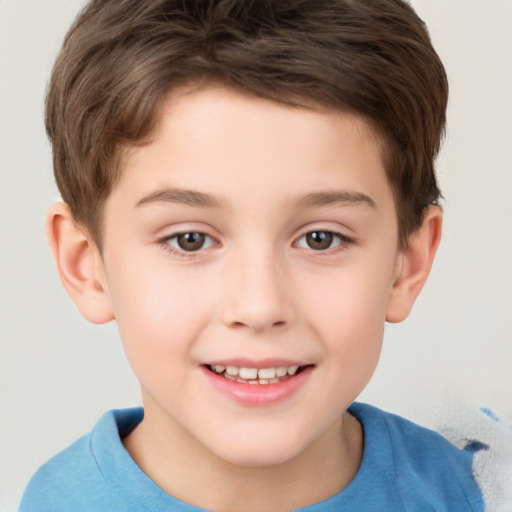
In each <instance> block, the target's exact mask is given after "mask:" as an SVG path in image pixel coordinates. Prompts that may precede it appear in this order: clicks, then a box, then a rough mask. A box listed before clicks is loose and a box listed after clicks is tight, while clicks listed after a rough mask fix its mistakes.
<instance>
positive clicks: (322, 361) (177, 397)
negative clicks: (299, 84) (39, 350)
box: [48, 87, 441, 512]
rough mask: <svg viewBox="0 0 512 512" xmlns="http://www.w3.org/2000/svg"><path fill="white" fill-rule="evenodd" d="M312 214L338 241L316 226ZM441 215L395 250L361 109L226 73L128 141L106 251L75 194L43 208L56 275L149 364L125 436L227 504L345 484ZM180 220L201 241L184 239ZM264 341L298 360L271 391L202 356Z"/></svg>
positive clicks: (206, 496)
mask: <svg viewBox="0 0 512 512" xmlns="http://www.w3.org/2000/svg"><path fill="white" fill-rule="evenodd" d="M312 232H317V233H318V232H321V233H323V234H324V236H327V237H331V238H327V240H328V241H329V240H331V242H332V243H331V244H330V245H329V244H328V246H327V247H324V246H322V247H320V248H319V246H317V245H314V246H312V245H311V244H310V242H311V237H309V238H308V237H307V234H308V233H312ZM440 232H441V212H440V211H439V209H437V208H431V209H430V210H429V211H428V212H427V213H426V215H425V220H424V222H423V225H422V227H421V228H420V229H419V230H418V231H417V232H416V233H414V234H413V235H412V236H411V239H410V243H409V247H408V248H407V249H406V250H405V251H399V250H398V232H397V220H396V213H395V206H394V200H393V196H392V192H391V189H390V186H389V184H388V182H387V178H386V174H385V171H384V168H383V163H382V158H381V154H380V143H379V140H378V138H377V137H376V136H375V134H374V133H373V132H372V130H371V129H370V127H369V126H368V124H367V123H366V122H365V121H364V120H363V119H362V118H360V117H357V116H356V115H354V114H350V113H342V112H332V111H330V112H326V111H324V110H321V109H315V110H304V109H298V108H288V107H284V106H281V105H278V104H275V103H273V102H270V101H267V100H262V99H257V98H253V97H249V96H244V95H241V94H240V93H236V92H234V91H231V90H226V89H223V88H219V87H216V88H211V89H200V90H193V91H190V90H188V91H176V92H174V93H173V94H172V95H171V96H170V97H169V98H168V101H167V102H166V103H165V105H164V106H163V108H162V111H161V118H160V122H159V124H158V129H157V130H156V132H155V134H154V137H153V139H152V141H151V142H150V143H149V144H147V145H145V146H143V147H138V148H135V149H132V150H130V151H129V152H127V153H126V155H125V158H124V161H123V173H122V176H121V179H120V182H119V183H118V184H117V185H116V187H115V189H114V190H113V192H112V193H111V195H110V196H109V198H108V199H107V202H106V204H105V211H104V231H103V251H102V254H100V253H99V251H98V249H97V247H96V245H95V244H94V243H93V242H92V241H91V240H90V239H89V238H88V237H87V234H86V232H85V231H84V230H81V229H80V228H79V227H77V226H76V224H75V223H74V222H73V219H72V216H71V214H70V213H69V209H68V208H67V206H66V205H64V204H62V203H60V204H57V205H54V206H53V207H52V208H51V209H50V212H49V216H48V236H49V240H50V245H51V246H52V249H53V251H54V254H55V257H56V260H57V265H58V268H59V272H60V276H61V279H62V281H63V283H64V285H65V287H66V289H67V290H68V292H69V293H70V294H71V296H72V297H73V299H74V300H75V302H76V303H77V305H78V307H79V309H80V310H81V311H82V313H83V314H84V316H86V318H88V319H89V320H91V321H93V322H97V323H102V322H106V321H109V320H111V319H115V320H116V322H117V324H118V327H119V331H120V335H121V339H122V342H123V345H124V349H125V351H126V354H127V357H128V360H129V361H130V364H131V366H132V368H133V371H134V373H135V375H136V376H137V378H138V380H139V382H140V385H141V389H142V397H143V404H144V408H145V416H144V420H143V422H142V423H141V424H140V425H139V426H138V427H137V428H136V429H135V430H134V431H133V432H132V433H131V434H130V435H128V437H127V438H125V439H124V441H123V442H124V444H125V447H126V448H127V450H128V451H129V453H130V454H131V455H132V457H133V458H134V460H135V461H136V462H137V463H138V464H139V466H140V467H141V468H142V469H143V470H144V471H145V472H146V473H147V474H148V475H149V476H150V477H151V478H152V479H153V480H154V481H155V482H156V483H157V484H158V485H160V487H162V488H163V489H164V490H166V491H167V492H169V493H170V494H172V495H174V496H175V497H177V498H179V499H181V500H183V501H186V502H188V503H191V504H193V505H196V506H199V507H203V508H209V509H213V510H219V511H226V512H227V511H235V510H236V511H238V512H245V511H247V512H250V511H261V510H266V511H269V512H273V511H276V512H277V511H282V510H289V509H291V508H297V507H300V506H305V505H308V504H311V503H315V502H318V501H321V500H323V499H326V498H328V497H330V496H332V495H333V494H335V493H336V492H338V491H340V490H342V489H343V488H345V487H346V486H347V485H349V483H350V481H351V480H352V479H353V477H354V476H355V474H356V472H357V470H358V468H359V465H360V462H361V459H362V454H363V434H362V429H361V426H360V425H359V423H358V421H357V420H356V419H355V418H353V417H352V416H351V415H350V414H348V413H346V409H347V408H348V406H349V405H350V404H351V403H352V402H353V401H354V400H355V398H356V397H357V396H358V394H359V393H360V392H361V391H362V389H363V388H364V387H365V386H366V384H367V383H368V381H369V379H370V377H371V375H372V374H373V372H374V369H375V366H376V364H377V361H378V358H379V354H380V349H381V344H382V338H383V329H384V323H385V321H386V320H388V321H401V320H403V319H404V318H405V317H406V316H407V315H408V313H409V311H410V309H411V307H412V304H413V303H414V300H415V298H416V296H417V295H418V293H419V291H420V289H421V287H422V285H423V283H424V282H425V280H426V278H427V276H428V273H429V270H430V266H431V264H432V260H433V257H434V254H435V251H436V248H437V245H438V242H439V237H440ZM183 233H202V234H205V235H206V237H205V243H204V245H203V246H199V247H196V248H195V250H183V248H180V245H179V241H180V240H181V241H183V238H181V239H180V238H178V237H177V234H183ZM331 234H334V235H331ZM186 248H187V249H190V246H186ZM269 360H279V361H287V362H290V363H297V364H299V365H308V371H307V372H304V374H303V377H302V381H301V384H300V385H298V386H297V389H295V390H294V391H293V393H290V394H289V395H287V396H286V397H285V398H284V399H282V400H278V401H277V402H276V403H271V404H247V403H240V402H239V401H237V400H235V399H233V397H232V396H229V395H226V394H225V393H223V392H221V391H219V389H217V388H216V387H215V386H213V385H212V383H211V379H209V377H208V375H207V370H205V367H204V365H205V364H206V363H213V362H218V363H224V362H226V361H228V362H233V361H235V363H236V362H241V364H240V366H241V365H243V366H251V365H253V366H258V365H259V366H269V365H266V364H265V361H267V362H268V361H269ZM242 363H243V364H242ZM270 366H271V365H270ZM304 375H305V377H304ZM265 392H266V391H265V390H262V393H263V394H264V393H265ZM262 489H265V492H262Z"/></svg>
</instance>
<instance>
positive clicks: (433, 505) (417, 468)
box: [349, 404, 483, 511]
mask: <svg viewBox="0 0 512 512" xmlns="http://www.w3.org/2000/svg"><path fill="white" fill-rule="evenodd" d="M349 412H350V413H351V414H353V415H354V416H355V417H356V418H357V419H358V420H359V421H360V422H361V424H362V426H363V431H364V434H365V453H364V456H363V465H362V468H363V466H364V464H365V459H366V467H367V468H368V466H370V467H371V468H372V469H373V472H377V473H379V474H381V475H382V474H385V475H386V476H385V477H381V478H380V479H381V480H382V481H383V482H385V484H384V485H383V490H382V492H383V493H384V494H388V493H389V494H390V495H391V494H392V495H393V496H394V497H393V498H392V499H396V504H395V506H401V507H406V509H407V510H413V509H414V510H420V509H422V510H436V511H441V510H447V511H448V510H455V509H457V510H468V511H470V510H471V511H481V510H483V500H482V494H481V491H480V489H479V487H478V485H477V484H476V482H475V480H474V478H473V470H472V465H473V457H474V452H473V451H471V450H464V449H459V448H457V447H456V446H454V445H452V444H451V443H450V442H448V441H447V440H446V439H445V438H444V437H442V436H441V435H440V434H438V433H437V432H434V431H432V430H429V429H426V428H424V427H421V426H419V425H416V424H415V423H412V422H411V421H408V420H406V419H404V418H402V417H400V416H397V415H394V414H390V413H387V412H384V411H382V410H380V409H377V408H375V407H372V406H369V405H365V404H353V406H352V407H351V408H350V409H349ZM370 473H371V471H368V473H367V474H368V475H370ZM386 489H388V490H389V489H392V492H390V491H388V490H386ZM415 507H416V508H415ZM418 507H419V508H418ZM457 507H458V508H457Z"/></svg>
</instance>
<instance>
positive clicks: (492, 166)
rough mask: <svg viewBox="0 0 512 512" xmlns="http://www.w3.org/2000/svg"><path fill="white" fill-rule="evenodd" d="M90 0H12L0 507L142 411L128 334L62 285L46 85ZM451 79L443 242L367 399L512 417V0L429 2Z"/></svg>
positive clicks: (3, 2) (2, 231)
mask: <svg viewBox="0 0 512 512" xmlns="http://www.w3.org/2000/svg"><path fill="white" fill-rule="evenodd" d="M82 4H83V2H82V1H81V0H40V1H39V0H32V1H31V0H0V244H1V245H0V343H1V356H0V393H1V396H0V399H1V402H0V414H1V418H0V421H1V424H0V510H2V511H9V510H15V508H16V506H17V503H18V500H19V497H20V495H21V492H22V489H23V487H24V486H25V485H26V483H27V481H28V479H29V478H30V476H31V475H32V474H33V473H34V471H35V470H36V469H37V468H38V467H39V466H40V465H41V464H42V463H43V462H44V461H46V460H47V459H48V458H49V457H50V456H51V455H53V454H55V453H56V452H57V451H60V450H61V449H62V448H64V447H65V446H67V445H68V444H69V443H71V442H72V441H73V440H75V439H76V438H77V437H79V436H80V435H82V434H83V433H85V432H87V431H88V430H90V429H91V428H92V426H93V425H94V423H95V422H96V420H97V419H98V417H99V416H100V415H101V414H102V413H103V412H104V411H106V410H107V409H111V408H119V407H126V406H133V405H137V404H139V391H138V386H137V382H136V381H135V378H134V377H133V376H132V374H131V370H130V369H129V367H128V364H127V362H126V360H125V357H124V354H123V352H122V350H121V347H120V343H119V339H118V335H117V332H116V328H115V325H113V324H111V325H107V326H99V327H98V326H93V325H89V324H88V323H87V322H86V321H85V320H84V319H82V318H81V316H80V315H79V313H78V311H77V310H76V308H75V306H74V304H73V303H72V302H71V300H70V299H69V298H68V297H67V295H66V294H65V292H64V291H63V289H62V287H61V285H60V283H59V281H58V278H57V274H56V271H55V268H54V265H53V261H52V259H51V256H50V252H49V250H48V248H47V245H46V240H45V236H44V216H45V211H46V208H47V207H48V205H49V204H50V203H51V202H52V201H53V200H55V198H56V197H57V191H56V188H55V186H54V184H53V177H52V170H51V160H50V149H49V146H48V143H47V141H46V137H45V133H44V128H43V121H42V109H43V97H44V92H45V85H46V82H47V79H48V76H49V73H50V69H51V66H52V62H53V60H54V57H55V54H56V52H57V50H58V48H59V45H60V43H61V41H62V38H63V35H64V33H65V31H66V30H67V28H68V26H69V24H70V23H71V21H72V19H73V18H74V16H75V15H76V13H77V12H78V10H79V8H80V7H81V5H82ZM413 5H414V6H415V7H416V8H417V10H418V12H419V14H420V15H421V16H422V17H423V19H425V21H426V22H427V24H428V25H429V27H430V31H431V35H432V38H433V40H434V44H435V46H436V48H437V49H438V52H439V53H440V55H441V57H442V59H443V60H444V62H445V65H446V68H447V71H448V75H449V79H450V86H451V97H450V105H449V112H448V133H447V140H446V143H445V146H444V149H443V152H442V155H441V157H440V159H439V161H438V170H439V176H440V181H441V186H442V189H443V191H444V195H445V197H446V200H445V203H444V209H445V228H444V239H443V242H442V245H441V249H440V252H439V254H438V259H437V261H436V263H435V265H434V269H433V272H432V276H431V278H430V281H429V282H428V284H427V286H426V288H425V290H424V292H423V294H422V296H421V297H420V299H419V300H418V302H417V304H416V308H415V310H414V312H413V314H412V315H411V317H410V318H409V319H408V320H407V321H406V322H404V323H403V324H400V325H390V326H388V327H387V330H386V336H385V343H384V350H383V354H382V359H381V363H380V365H379V367H378V369H377V372H376V374H375V376H374V379H373V380H372V382H371V383H370V385H369V386H368V388H367V389H366V390H365V391H364V392H363V395H362V397H361V399H362V400H365V401H368V402H371V403H373V404H376V405H378V406H380V407H383V408H386V409H388V410H390V411H393V412H397V413H399V414H402V415H405V416H407V417H409V418H411V419H413V420H415V421H417V422H420V423H422V424H424V425H427V426H431V427H435V426H436V425H439V424H440V423H443V422H444V421H446V418H449V414H450V411H451V410H452V408H453V407H454V405H456V404H465V405H467V406H470V407H475V408H476V407H478V406H479V405H481V404H485V405H487V406H490V407H491V408H493V409H494V410H495V411H497V412H498V414H499V415H501V417H502V418H503V419H505V420H506V421H508V422H512V398H511V397H512V92H511V91H512V31H511V30H510V28H511V27H512V0H416V1H414V2H413Z"/></svg>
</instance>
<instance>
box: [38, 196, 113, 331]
mask: <svg viewBox="0 0 512 512" xmlns="http://www.w3.org/2000/svg"><path fill="white" fill-rule="evenodd" d="M46 236H47V238H48V243H49V245H50V248H51V250H52V253H53V256H54V258H55V263H56V264H57V270H58V273H59V277H60V280H61V282H62V285H63V286H64V288H65V289H66V291H67V292H68V293H69V295H70V296H71V298H72V299H73V301H74V302H75V304H76V305H77V307H78V309H79V310H80V312H81V313H82V315H83V316H84V317H85V318H86V319H87V320H89V321H90V322H93V323H96V324H102V323H106V322H109V321H110V320H112V319H113V318H114V314H113V312H112V307H111V303H110V296H109V293H108V285H107V282H106V278H105V273H104V268H103V261H102V258H101V255H100V254H99V251H98V248H97V246H96V244H94V243H93V242H92V241H91V240H89V238H88V237H87V236H86V235H85V234H84V232H83V231H82V230H81V229H80V228H79V227H78V226H77V224H76V222H75V220H74V218H73V215H72V214H71V210H70V209H69V206H68V205H67V204H65V203H55V204H53V205H52V206H51V207H50V209H49V210H48V214H47V217H46Z"/></svg>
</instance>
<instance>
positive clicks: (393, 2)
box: [46, 0, 448, 247]
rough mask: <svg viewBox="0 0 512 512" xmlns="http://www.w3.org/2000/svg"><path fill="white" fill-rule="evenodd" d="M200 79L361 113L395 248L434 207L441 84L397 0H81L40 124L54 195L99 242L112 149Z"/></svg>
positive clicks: (421, 28) (138, 138)
mask: <svg viewBox="0 0 512 512" xmlns="http://www.w3.org/2000/svg"><path fill="white" fill-rule="evenodd" d="M209 81H213V82H215V81H216V82H220V83H222V84H224V85H227V86H229V87H234V88H237V89H241V90H243V91H245V92H248V93H250V94H253V95H256V96H259V97H263V98H268V99H271V100H274V101H277V102H281V103H286V104H292V105H300V103H301V101H303V102H304V103H305V104H311V103H312V102H313V104H317V105H321V106H325V107H328V108H334V109H339V110H348V111H352V112H355V113H358V114H361V115H363V116H364V117H365V118H366V119H368V120H369V122H370V123H371V124H372V126H373V127H374V129H375V130H376V133H377V134H378V135H379V136H380V138H381V140H382V144H383V158H384V164H385V168H386V172H387V176H388V180H389V183H390V185H391V188H392V190H393V193H394V197H395V204H396V209H397V214H398V230H399V237H400V244H401V246H402V247H404V246H405V245H406V243H407V237H408V236H409V234H410V233H411V232H413V231H414V230H415V229H416V228H417V227H418V226H419V225H420V224H421V221H422V217H423V214H424V211H425V209H426V208H427V207H428V206H429V205H432V204H437V202H438V200H439V197H440V191H439V188H438V186H437V182H436V177H435V172H434V160H435V157H436V156H437V153H438V151H439V148H440V144H441V140H442V136H443V133H444V126H445V115H446V114H445V111H446V103H447V97H448V84H447V79H446V73H445V70H444V68H443V65H442V63H441V61H440V59H439V57H438V55H437V53H436V52H435V50H434V49H433V47H432V44H431V41H430V38H429V35H428V32H427V29H426V27H425V24H424V23H423V22H422V21H421V20H420V19H419V18H418V16H417V15H416V13H415V12H414V10H413V9H412V8H411V7H410V6H409V4H408V3H406V2H405V1H403V0H144V1H140V0H92V1H90V2H89V3H88V4H87V5H86V7H85V8H84V10H83V11H82V12H81V14H80V15H79V16H78V18H77V20H76V21H75V23H74V24H73V26H72V27H71V29H70V31H69V33H68V34H67V36H66V39H65V41H64V44H63V47H62V50H61V52H60V55H59V57H58V59H57V61H56V64H55V67H54V70H53V74H52V77H51V80H50V84H49V89H48V94H47V104H46V127H47V131H48V134H49V137H50V140H51V143H52V146H53V159H54V170H55V177H56V181H57V185H58V187H59V190H60V192H61V194H62V197H63V199H64V201H66V202H67V203H68V204H69V206H70V207H71V211H72V213H73V215H74V217H75V219H76V221H77V222H78V223H79V224H81V225H82V226H83V227H85V228H86V229H87V231H88V232H89V233H90V235H91V236H92V237H93V239H94V240H95V241H96V243H97V244H98V245H100V247H101V221H102V210H103V205H104V201H105V199H106V198H107V197H108V195H109V193H110V191H111V190H112V187H113V186H114V185H115V183H116V180H117V179H118V177H119V174H120V165H119V162H120V156H121V153H122V150H123V148H124V147H127V146H136V145H140V144H144V143H145V142H147V141H148V140H149V137H150V135H151V133H152V131H153V129H154V127H155V123H156V121H157V119H156V117H157V115H158V107H159V106H160V105H161V103H162V101H163V100H164V98H165V97H166V96H167V94H168V93H169V91H171V90H173V89H174V88H176V87H179V86H183V85H185V84H190V83H194V82H198V83H203V82H206V83H208V82H209Z"/></svg>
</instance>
